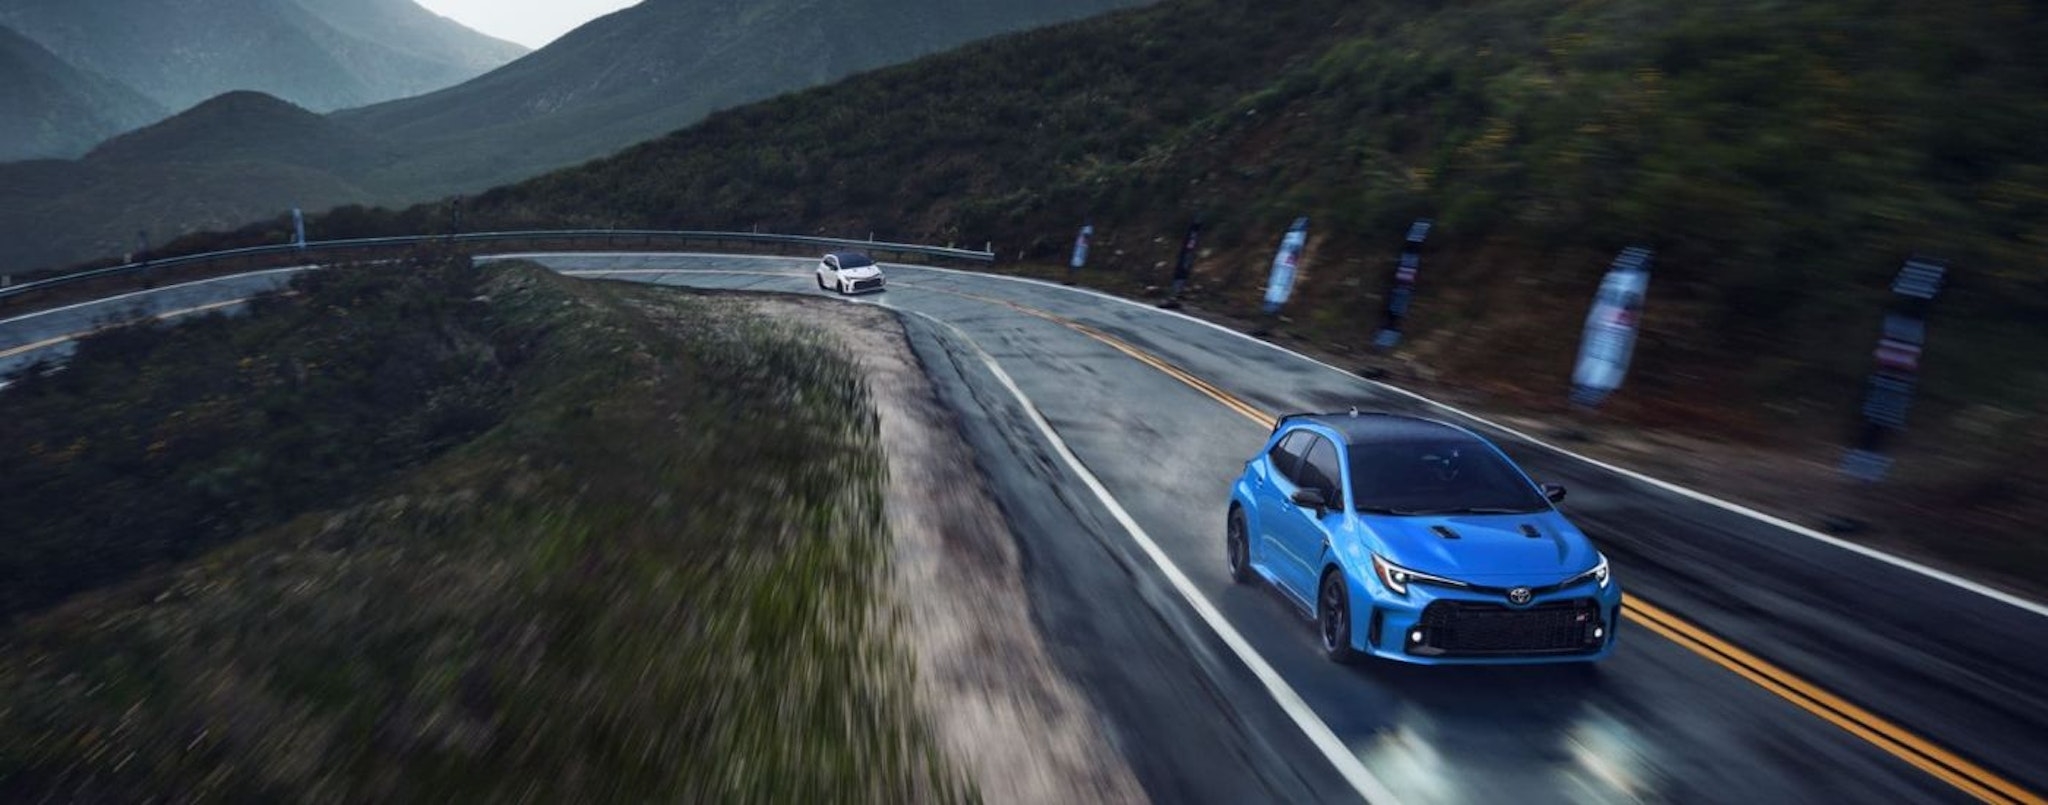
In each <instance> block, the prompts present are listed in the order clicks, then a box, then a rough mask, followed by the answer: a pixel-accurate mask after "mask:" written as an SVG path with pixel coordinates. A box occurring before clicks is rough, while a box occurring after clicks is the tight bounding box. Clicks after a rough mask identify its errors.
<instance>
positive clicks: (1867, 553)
mask: <svg viewBox="0 0 2048 805" xmlns="http://www.w3.org/2000/svg"><path fill="white" fill-rule="evenodd" d="M886 265H890V266H893V267H899V268H906V269H912V270H919V271H938V272H944V273H948V274H962V275H966V276H973V277H993V278H995V279H1003V280H1010V281H1012V282H1021V283H1025V284H1029V285H1038V286H1042V287H1045V288H1050V289H1053V290H1060V291H1070V292H1073V293H1079V294H1084V295H1087V296H1094V297H1098V298H1101V299H1106V300H1109V301H1112V302H1117V303H1119V304H1124V305H1129V306H1131V307H1136V308H1139V309H1141V310H1147V311H1151V312H1153V313H1161V314H1165V315H1168V316H1175V317H1179V318H1182V319H1186V320H1188V321H1191V322H1194V323H1196V324H1200V325H1202V326H1204V327H1208V328H1210V329H1213V330H1217V331H1219V332H1224V333H1229V334H1230V335H1234V336H1237V337H1238V338H1242V339H1244V340H1246V341H1250V342H1252V343H1254V344H1260V345H1264V346H1266V347H1268V348H1270V349H1272V350H1274V351H1276V352H1279V353H1281V354H1283V355H1288V356H1291V357H1294V358H1296V359H1299V360H1303V361H1307V362H1309V363H1312V364H1315V365H1317V366H1320V367H1322V368H1324V369H1328V370H1330V371H1332V372H1336V373H1338V374H1340V375H1343V376H1345V377H1346V378H1349V379H1351V380H1354V381H1362V382H1364V383H1366V384H1368V385H1372V386H1375V387H1378V388H1381V389H1384V390H1386V391H1388V392H1391V393H1393V394H1397V395H1400V396H1403V397H1407V398H1409V399H1412V400H1415V401H1417V402H1420V403H1423V404H1425V405H1429V406H1431V407H1434V408H1437V409H1439V410H1442V411H1446V412H1449V413H1451V414H1454V415H1456V416H1459V417H1463V418H1465V419H1467V420H1470V421H1472V422H1476V423H1479V424H1481V425H1484V426H1486V427H1489V428H1492V429H1494V430H1497V431H1500V432H1502V433H1506V434H1508V435H1510V436H1513V437H1515V438H1517V439H1520V440H1522V441H1524V442H1528V443H1529V444H1533V445H1535V446H1537V447H1541V448H1543V449H1546V450H1549V451H1551V452H1553V453H1557V454H1559V455H1563V456H1568V457H1570V458H1574V459H1577V460H1579V461H1582V462H1585V463H1586V464H1590V465H1592V466H1594V467H1598V468H1600V469H1603V470H1606V471H1608V472H1611V473H1614V474H1616V475H1620V476H1622V477H1625V478H1630V479H1633V480H1636V481H1639V482H1642V483H1646V484H1649V485H1651V486H1654V487H1657V488H1658V489H1662V490H1664V491H1666V492H1670V493H1672V494H1675V495H1679V496H1681V497H1685V498H1690V499H1692V500H1694V501H1697V502H1700V503H1705V504H1707V505H1710V506H1714V507H1717V508H1720V509H1722V510H1725V511H1728V512H1732V513H1734V514H1738V515H1741V516H1744V517H1748V518H1750V519H1752V520H1756V521H1758V522H1762V523H1765V524H1768V525H1773V526H1777V527H1778V528H1782V529H1784V530H1786V531H1790V532H1792V533H1794V534H1798V535H1800V536H1802V537H1807V538H1809V539H1815V540H1819V541H1821V542H1824V543H1827V544H1829V545H1833V546H1835V547H1837V548H1841V549H1843V550H1846V551H1849V552H1851V553H1856V554H1860V555H1862V556H1864V557H1867V558H1870V559H1875V560H1877V561H1880V562H1883V563H1885V564H1888V565H1892V566H1893V567H1897V568H1900V569H1903V570H1909V571H1912V572H1914V573H1918V574H1920V575H1922V576H1926V577H1928V578H1930V579H1934V580H1936V581H1940V582H1945V583H1947V584H1950V585H1953V586H1955V587H1958V588H1961V589H1963V590H1966V591H1969V592H1972V593H1976V594H1978V595H1981V596H1984V597H1986V598H1989V599H1992V600H1994V601H1997V602H1999V603H2002V604H2007V605H2010V606H2013V607H2017V608H2019V609H2022V610H2026V611H2028V612H2031V613H2034V614H2035V615H2040V616H2042V617H2048V604H2044V603H2041V602H2038V601H2032V600H2029V599H2026V598H2023V597H2020V596H2018V595H2015V594H2013V593H2009V592H2006V591H2004V590H2000V589H1997V588H1995V587H1991V586H1989V585H1987V584H1984V583H1982V582H1979V581H1974V580H1971V579H1967V578H1964V577H1962V576H1958V575H1956V574H1954V573H1950V572H1948V571H1945V570H1940V569H1938V568H1933V567H1928V566H1927V565H1923V564H1920V563H1918V562H1915V561H1913V560H1911V559H1907V558H1905V557H1902V556H1897V555H1894V554H1891V553H1887V552H1885V551H1881V550H1878V549H1876V548H1872V547H1869V546H1866V545H1858V544H1856V543H1854V542H1850V541H1848V540H1844V539H1841V538H1839V537H1833V536H1829V535H1827V534H1824V533H1821V532H1819V531H1815V530H1813V529H1811V528H1808V527H1806V526H1803V525H1800V524H1798V523H1794V522H1791V521H1789V520H1786V519H1784V518H1781V517H1778V516H1776V515H1772V514H1766V513H1764V512H1761V511H1757V510H1756V509H1752V508H1749V507H1748V506H1744V505H1742V504H1740V503H1735V502H1732V501H1728V500H1723V499H1721V498H1717V497H1714V496H1713V495H1709V494H1707V493H1705V492H1700V491H1697V490H1693V489H1688V488H1686V487H1683V486H1679V485H1678V484H1675V483H1672V482H1670V481H1666V480H1663V479H1660V478H1653V477H1651V476H1648V475H1645V474H1643V473H1640V472H1637V471H1635V470H1632V469H1629V468H1627V467H1621V466H1617V465H1614V464H1609V463H1607V462H1605V461H1601V460H1600V459H1597V458H1593V457H1592V456H1587V455H1582V454H1580V453H1575V452H1572V451H1571V450H1568V449H1566V448H1563V447H1559V446H1558V445H1555V444H1551V443H1550V442H1546V441H1544V440H1542V439H1539V438H1537V437H1535V436H1533V435H1530V434H1528V433H1524V432H1522V431H1521V430H1518V429H1516V428H1513V427H1509V426H1507V425H1503V424H1500V423H1498V422H1494V421H1493V420H1490V419H1487V418H1485V417H1482V416H1479V415H1478V414H1474V413H1471V412H1469V411H1465V410H1463V409H1460V408H1457V407H1456V406H1453V405H1450V404H1448V403H1442V402H1438V401H1436V400H1432V399H1430V398H1428V397H1424V396H1422V395H1420V394H1417V393H1415V392H1412V391H1409V390H1407V389H1404V388H1400V387H1398V386H1392V385H1388V384H1386V383H1383V382H1380V381H1378V380H1372V379H1370V378H1365V377H1360V376H1359V375H1358V374H1357V373H1355V372H1347V371H1344V370H1343V369H1339V368H1337V367H1335V366H1331V365H1330V364H1327V363H1324V362H1322V361H1320V360H1317V359H1315V358H1312V357H1309V356H1307V355H1303V354H1301V353H1299V352H1295V351H1294V350H1291V349H1288V348H1286V347H1283V346H1280V345H1279V344H1275V343H1272V342H1270V341H1263V340H1260V339H1258V338H1254V337H1252V336H1250V335H1247V334H1245V333H1240V332H1238V331H1236V330H1232V329H1230V328H1228V327H1224V326H1222V325H1220V324H1217V323H1215V322H1211V321H1205V320H1202V319H1198V318H1195V317H1194V316H1190V315H1187V314H1185V313H1181V312H1178V311H1172V310H1164V309H1161V308H1158V307H1154V306H1152V305H1147V304H1143V303H1140V302H1135V301H1132V300H1129V299H1125V298H1123V297H1120V296H1114V295H1111V294H1106V293H1103V292H1101V291H1096V290H1093V289H1089V288H1078V287H1072V286H1067V285H1060V284H1057V283H1052V282H1047V281H1045V280H1041V279H1034V278H1031V277H1012V276H1007V275H1003V274H984V273H981V272H975V271H960V270H958V269H951V268H938V267H935V266H915V265H900V264H886Z"/></svg>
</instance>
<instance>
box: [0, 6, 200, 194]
mask: <svg viewBox="0 0 2048 805" xmlns="http://www.w3.org/2000/svg"><path fill="white" fill-rule="evenodd" d="M164 114H165V110H164V108H163V107H162V106H160V105H158V104H157V103H156V102H155V101H151V100H150V99H148V98H145V97H143V96H142V94H141V93H139V92H136V91H135V90H133V89H129V88H128V87H124V86H121V85H120V84H118V83H116V82H114V81H112V80H110V79H108V78H106V77H104V76H99V75H94V74H92V73H89V72H86V71H84V70H80V69H78V68H76V67H73V66H71V65H70V64H68V63H66V62H65V61H64V60H63V59H60V58H58V57H57V55H56V54H54V53H51V52H50V51H49V50H47V49H45V48H44V47H43V46H41V45H38V44H36V43H35V42H33V41H30V40H29V39H28V38H27V37H24V36H22V35H20V34H17V33H15V32H14V31H12V30H10V29H8V28H4V27H0V162H8V161H14V160H21V159H45V158H52V157H75V156H78V155H79V154H83V153H85V151H86V149H89V148H91V147H92V146H93V145H94V144H96V143H98V142H100V141H101V140H105V139H106V138H108V137H111V136H113V135H115V134H119V133H121V132H124V131H127V130H129V129H132V128H135V127H136V126H141V125H144V124H146V123H149V122H150V121H152V120H157V119H159V118H161V117H163V116H164Z"/></svg>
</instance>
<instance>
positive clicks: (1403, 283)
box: [1372, 218, 1436, 350]
mask: <svg viewBox="0 0 2048 805" xmlns="http://www.w3.org/2000/svg"><path fill="white" fill-rule="evenodd" d="M1435 226H1436V222H1434V221H1431V220H1430V219H1428V218H1418V219H1416V220H1415V223H1413V224H1411V225H1409V227H1408V239H1407V242H1406V243H1403V244H1402V245H1401V259H1400V260H1398V261H1396V262H1395V263H1394V280H1393V282H1392V283H1391V284H1390V285H1389V286H1388V289H1387V319H1386V323H1385V324H1383V325H1381V326H1380V332H1379V335H1377V336H1374V337H1373V341H1372V345H1373V346H1374V347H1375V348H1377V349H1380V350H1389V349H1393V348H1394V347H1395V346H1397V345H1399V344H1400V343H1401V325H1402V324H1404V323H1406V322H1407V321H1408V305H1409V304H1410V303H1411V302H1413V301H1414V300H1415V277H1416V275H1417V274H1419V273H1421V271H1422V244H1423V242H1424V241H1426V240H1429V230H1430V229H1432V228H1434V227H1435Z"/></svg>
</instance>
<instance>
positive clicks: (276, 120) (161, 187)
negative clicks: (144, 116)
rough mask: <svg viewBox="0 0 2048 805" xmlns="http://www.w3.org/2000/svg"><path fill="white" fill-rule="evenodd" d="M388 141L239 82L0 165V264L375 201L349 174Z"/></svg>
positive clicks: (16, 266) (113, 248)
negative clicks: (79, 150)
mask: <svg viewBox="0 0 2048 805" xmlns="http://www.w3.org/2000/svg"><path fill="white" fill-rule="evenodd" d="M395 155H396V151H395V149H393V148H392V147H391V146H390V145H389V144H388V143H386V142H385V141H383V140H381V139H378V138H375V137H371V136H368V135H364V134H361V133H359V132H357V131H355V130H353V129H350V128H346V127H343V126H340V125H338V124H336V123H334V122H333V121H331V120H328V119H327V118H325V117H322V116H320V115H317V114H314V113H312V112H309V111H307V110H305V109H302V108H300V107H297V106H293V105H292V104H289V103H286V102H284V101H281V100H278V99H277V98H273V97H271V96H268V95H263V94H260V93H255V92H236V93H230V94H227V95H223V96H221V97H219V98H215V99H213V100H210V101H207V102H206V103H203V104H200V105H199V106H197V107H194V108H193V109H191V110H190V111H187V112H185V113H183V114H180V115H178V116H176V117H172V118H170V119H169V120H165V121H163V122H160V123H157V124H156V125H153V126H150V127H148V128H144V129H141V130H138V131H135V132H131V133H129V134H126V135H123V136H121V137H117V138H115V139H113V140H110V141H108V142H107V143H105V144H103V145H101V146H100V147H99V148H97V149H94V150H93V151H92V152H91V153H89V154H87V155H86V157H85V158H84V159H80V160H72V161H58V160H42V161H36V162H14V163H7V164H0V233H5V237H0V273H8V272H9V271H19V270H20V269H22V268H27V267H31V266H40V265H48V264H52V263H59V262H65V261H69V260H74V259H78V257H79V256H80V255H116V256H118V255H121V254H124V253H126V252H129V251H132V250H133V249H134V246H135V243H136V235H137V233H138V232H142V231H147V232H148V233H149V234H150V240H151V242H153V243H158V244H161V243H163V242H165V241H168V240H170V239H172V238H174V237H176V236H178V235H182V234H186V233H189V232H195V231H203V230H206V229H209V228H219V227H226V226H234V225H238V224H240V223H243V222H247V221H250V220H253V219H256V218H261V217H267V216H273V215H276V214H278V213H280V212H283V211H285V210H288V209H290V208H292V207H294V206H301V207H304V208H306V209H309V210H320V209H326V208H329V207H333V206H337V205H342V204H356V203H367V202H371V201H374V200H375V199H376V198H377V194H376V193H373V192H371V191H370V190H369V189H366V188H364V187H363V186H362V185H360V184H358V183H356V182H354V181H353V180H351V179H348V178H345V177H348V176H351V175H354V174H357V173H361V172H366V171H368V170H369V169H370V168H371V167H372V166H374V165H377V164H381V163H384V162H387V161H389V160H391V159H393V158H395Z"/></svg>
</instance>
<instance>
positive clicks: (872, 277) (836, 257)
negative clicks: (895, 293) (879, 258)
mask: <svg viewBox="0 0 2048 805" xmlns="http://www.w3.org/2000/svg"><path fill="white" fill-rule="evenodd" d="M883 283H884V280H883V279H882V267H881V266H878V265H875V261H874V259H873V258H870V257H868V256H867V255H865V254H861V253H860V252H833V253H831V254H828V255H825V257H824V259H822V260H819V261H818V287H819V288H823V289H826V290H836V291H838V292H840V293H842V294H853V293H866V292H868V291H879V290H882V285H883Z"/></svg>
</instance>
